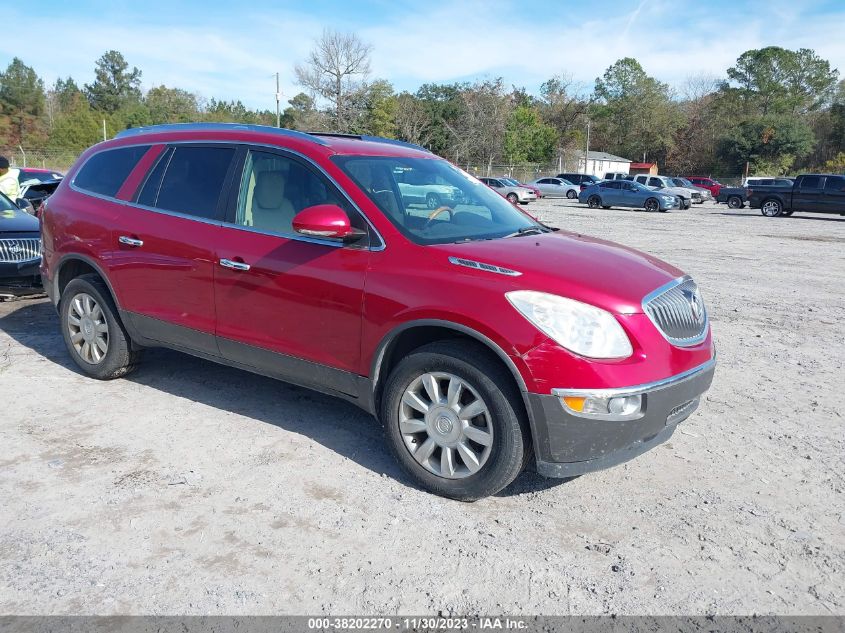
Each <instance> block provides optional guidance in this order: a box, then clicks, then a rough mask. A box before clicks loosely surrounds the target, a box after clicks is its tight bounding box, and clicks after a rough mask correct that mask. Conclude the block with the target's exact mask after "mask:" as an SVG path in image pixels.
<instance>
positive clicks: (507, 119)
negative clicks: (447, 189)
mask: <svg viewBox="0 0 845 633" xmlns="http://www.w3.org/2000/svg"><path fill="white" fill-rule="evenodd" d="M371 53H372V47H371V46H370V45H369V44H367V43H365V42H363V41H361V40H360V39H359V38H358V37H357V36H356V35H355V34H353V33H338V32H333V31H328V30H327V31H324V32H323V34H322V36H321V37H319V38H318V39H317V40H316V41H315V43H314V48H313V50H312V51H311V53H310V54H309V56H308V57H307V58H306V59H304V60H303V61H302V62H301V63H300V64H298V65H297V66H296V71H295V72H296V80H297V84H298V85H299V86H300V87H301V88H302V92H300V93H299V94H297V95H295V96H293V97H292V98H291V99H290V100H289V101H288V102H287V107H286V108H285V109H284V112H282V113H281V125H282V126H283V127H288V128H292V129H297V130H305V131H318V130H319V131H329V132H342V133H352V134H373V135H377V136H385V137H390V138H396V139H401V140H405V141H409V142H412V143H416V144H419V145H422V146H425V147H427V148H429V149H430V150H432V151H433V152H435V153H437V154H439V155H441V156H444V157H446V158H448V159H449V160H452V161H453V162H455V163H457V164H462V165H463V164H466V165H470V164H471V165H475V166H479V167H480V168H482V169H485V168H486V169H488V170H489V169H491V168H492V166H493V165H502V164H508V165H520V164H529V163H530V164H549V163H552V162H555V161H557V160H558V157H560V156H564V155H567V154H571V153H572V152H573V151H576V150H582V149H583V147H584V146H585V134H586V130H587V124H588V122H589V127H590V148H591V149H593V150H601V151H606V152H609V153H612V154H616V155H619V156H623V157H625V158H628V159H630V160H633V161H635V162H640V161H642V162H657V163H658V164H659V165H660V169H661V172H664V173H692V172H695V173H700V174H711V175H717V176H718V175H723V176H730V175H737V174H740V173H742V172H743V171H745V169H746V167H747V168H748V169H749V171H750V173H765V174H770V175H780V174H786V173H793V172H796V171H802V170H810V169H824V170H830V171H838V172H842V171H845V81H840V80H839V72H838V70H837V69H835V68H832V67H831V65H830V63H829V62H828V61H827V60H825V59H822V58H821V57H819V56H818V55H816V53H815V52H814V51H813V50H810V49H799V50H796V51H793V50H788V49H784V48H779V47H774V46H770V47H766V48H762V49H757V50H749V51H746V52H744V53H743V54H742V55H740V56H739V58H738V59H737V60H736V62H735V64H734V65H733V66H731V67H730V68H728V69H727V70H726V72H725V76H723V77H715V76H707V75H695V76H690V77H688V78H687V79H686V81H684V82H683V83H682V85H678V86H670V85H668V84H666V83H663V82H661V81H659V80H657V79H656V78H654V77H652V76H650V75H649V74H648V73H647V72H646V70H645V69H644V68H643V67H642V66H641V65H640V63H639V62H638V61H637V60H636V59H634V58H631V57H626V58H623V59H620V60H618V61H616V62H615V63H613V64H612V65H611V66H610V67H609V68H607V70H606V71H605V72H604V74H603V75H602V76H601V77H598V78H597V79H596V80H595V83H594V85H592V86H588V87H585V86H581V85H578V84H577V83H576V82H574V81H573V80H572V78H571V77H570V76H567V75H565V74H561V75H557V76H554V77H551V78H549V79H548V80H547V81H545V82H543V84H542V85H541V86H540V88H539V91H538V92H537V94H531V93H529V92H528V91H527V90H525V88H522V87H518V86H513V85H508V84H507V83H506V81H505V79H504V78H501V77H498V78H492V79H480V80H477V81H474V82H459V83H427V84H423V85H422V86H420V87H419V88H418V89H417V90H416V91H415V92H410V91H402V92H397V91H396V90H394V87H393V86H392V85H391V83H390V82H389V81H386V80H384V79H378V78H372V77H371V70H370V57H371ZM141 77H142V72H141V70H139V69H138V68H136V67H130V65H129V63H128V62H127V61H126V60H125V59H124V57H123V55H122V54H121V53H120V52H118V51H114V50H112V51H108V52H106V53H105V54H103V55H102V57H100V58H99V59H98V60H97V61H96V63H95V75H94V81H93V82H92V83H91V84H85V85H82V86H80V85H79V84H77V82H76V81H75V80H74V79H73V78H72V77H67V78H64V79H59V80H57V81H56V82H55V83H54V84H53V85H52V86H49V87H45V84H44V81H43V80H42V79H41V78H40V77H39V76H38V75H37V73H36V72H35V71H34V70H33V69H32V68H31V67H29V66H27V65H26V64H25V63H24V61H22V60H21V59H18V58H14V59H13V60H12V61H11V62H10V63H9V65H8V67H7V68H6V69H5V71H3V72H2V73H0V148H16V147H18V146H23V147H24V148H25V149H26V148H45V149H48V150H63V151H68V152H80V151H82V150H83V149H85V148H86V147H88V146H90V145H92V144H94V143H96V142H98V141H100V140H102V138H103V121H104V120H105V122H106V130H107V134H108V135H109V136H112V135H113V134H114V133H116V132H117V131H119V130H122V129H125V128H130V127H137V126H143V125H151V124H156V123H180V122H189V121H212V122H214V121H216V122H224V121H228V122H238V123H254V124H263V125H275V124H276V113H275V112H274V111H271V110H269V109H267V110H253V109H250V108H247V107H246V106H244V104H243V103H242V102H241V101H238V100H233V101H226V100H217V99H215V98H211V99H209V100H206V99H204V98H203V97H201V96H200V95H197V94H194V93H192V92H189V91H187V90H183V89H181V88H178V87H168V86H163V85H162V86H156V87H153V88H150V89H149V90H147V91H146V92H144V91H142V88H141Z"/></svg>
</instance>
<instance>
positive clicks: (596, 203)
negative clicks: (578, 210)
mask: <svg viewBox="0 0 845 633" xmlns="http://www.w3.org/2000/svg"><path fill="white" fill-rule="evenodd" d="M587 206H588V207H590V208H591V209H598V208H599V207H600V206H602V204H601V198H599V197H598V196H590V197H589V198H587Z"/></svg>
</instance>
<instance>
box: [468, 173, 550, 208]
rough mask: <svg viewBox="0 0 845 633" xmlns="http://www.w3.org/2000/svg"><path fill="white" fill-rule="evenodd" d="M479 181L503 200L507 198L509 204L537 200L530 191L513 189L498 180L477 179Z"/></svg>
mask: <svg viewBox="0 0 845 633" xmlns="http://www.w3.org/2000/svg"><path fill="white" fill-rule="evenodd" d="M479 180H480V181H481V182H483V183H484V184H485V185H487V186H488V187H490V188H491V189H492V190H493V191H495V192H496V193H498V194H499V195H500V196H502V197H503V198H507V199H508V202H510V203H511V204H516V203H519V204H528V203H529V202H533V201H535V200H536V199H537V194H536V193H534V192H533V191H531V190H530V189H526V188H525V187H515V186H514V185H511V184H508V183H506V182H504V181H502V180H500V179H498V178H479Z"/></svg>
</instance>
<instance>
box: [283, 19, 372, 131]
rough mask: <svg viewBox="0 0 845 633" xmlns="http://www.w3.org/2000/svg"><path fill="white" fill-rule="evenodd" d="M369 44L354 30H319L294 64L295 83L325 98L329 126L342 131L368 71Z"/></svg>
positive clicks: (352, 117) (348, 121) (344, 129)
mask: <svg viewBox="0 0 845 633" xmlns="http://www.w3.org/2000/svg"><path fill="white" fill-rule="evenodd" d="M371 52H372V46H370V45H369V44H367V43H365V42H363V41H361V40H360V39H359V38H358V36H357V35H355V34H354V33H340V32H337V31H330V30H328V29H326V30H324V31H323V34H322V35H321V36H320V37H319V39H317V41H316V42H315V43H314V49H313V50H312V51H311V53H310V54H309V55H308V59H306V60H305V62H304V63H302V64H297V66H296V79H297V82H298V83H299V85H301V86H303V87H305V88H307V89H308V90H310V91H311V92H313V93H314V94H315V95H318V96H320V97H322V98H323V99H325V100H326V101H328V102H329V104H330V106H331V110H332V118H333V121H332V123H333V126H334V128H335V131H337V132H346V131H348V130H349V128H350V122H351V121H352V120H353V119H354V118H355V117H354V116H353V112H352V109H354V107H355V106H356V104H360V102H361V99H360V98H359V96H360V93H361V92H362V91H363V90H364V89H365V86H366V79H367V76H368V75H369V73H370V53H371Z"/></svg>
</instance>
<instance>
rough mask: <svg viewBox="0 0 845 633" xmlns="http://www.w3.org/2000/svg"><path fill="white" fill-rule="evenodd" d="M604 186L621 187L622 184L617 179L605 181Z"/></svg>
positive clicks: (610, 187)
mask: <svg viewBox="0 0 845 633" xmlns="http://www.w3.org/2000/svg"><path fill="white" fill-rule="evenodd" d="M604 186H605V188H607V189H620V188H621V185H620V183H619V181H617V180H611V181H610V182H607V183H605V184H604Z"/></svg>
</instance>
